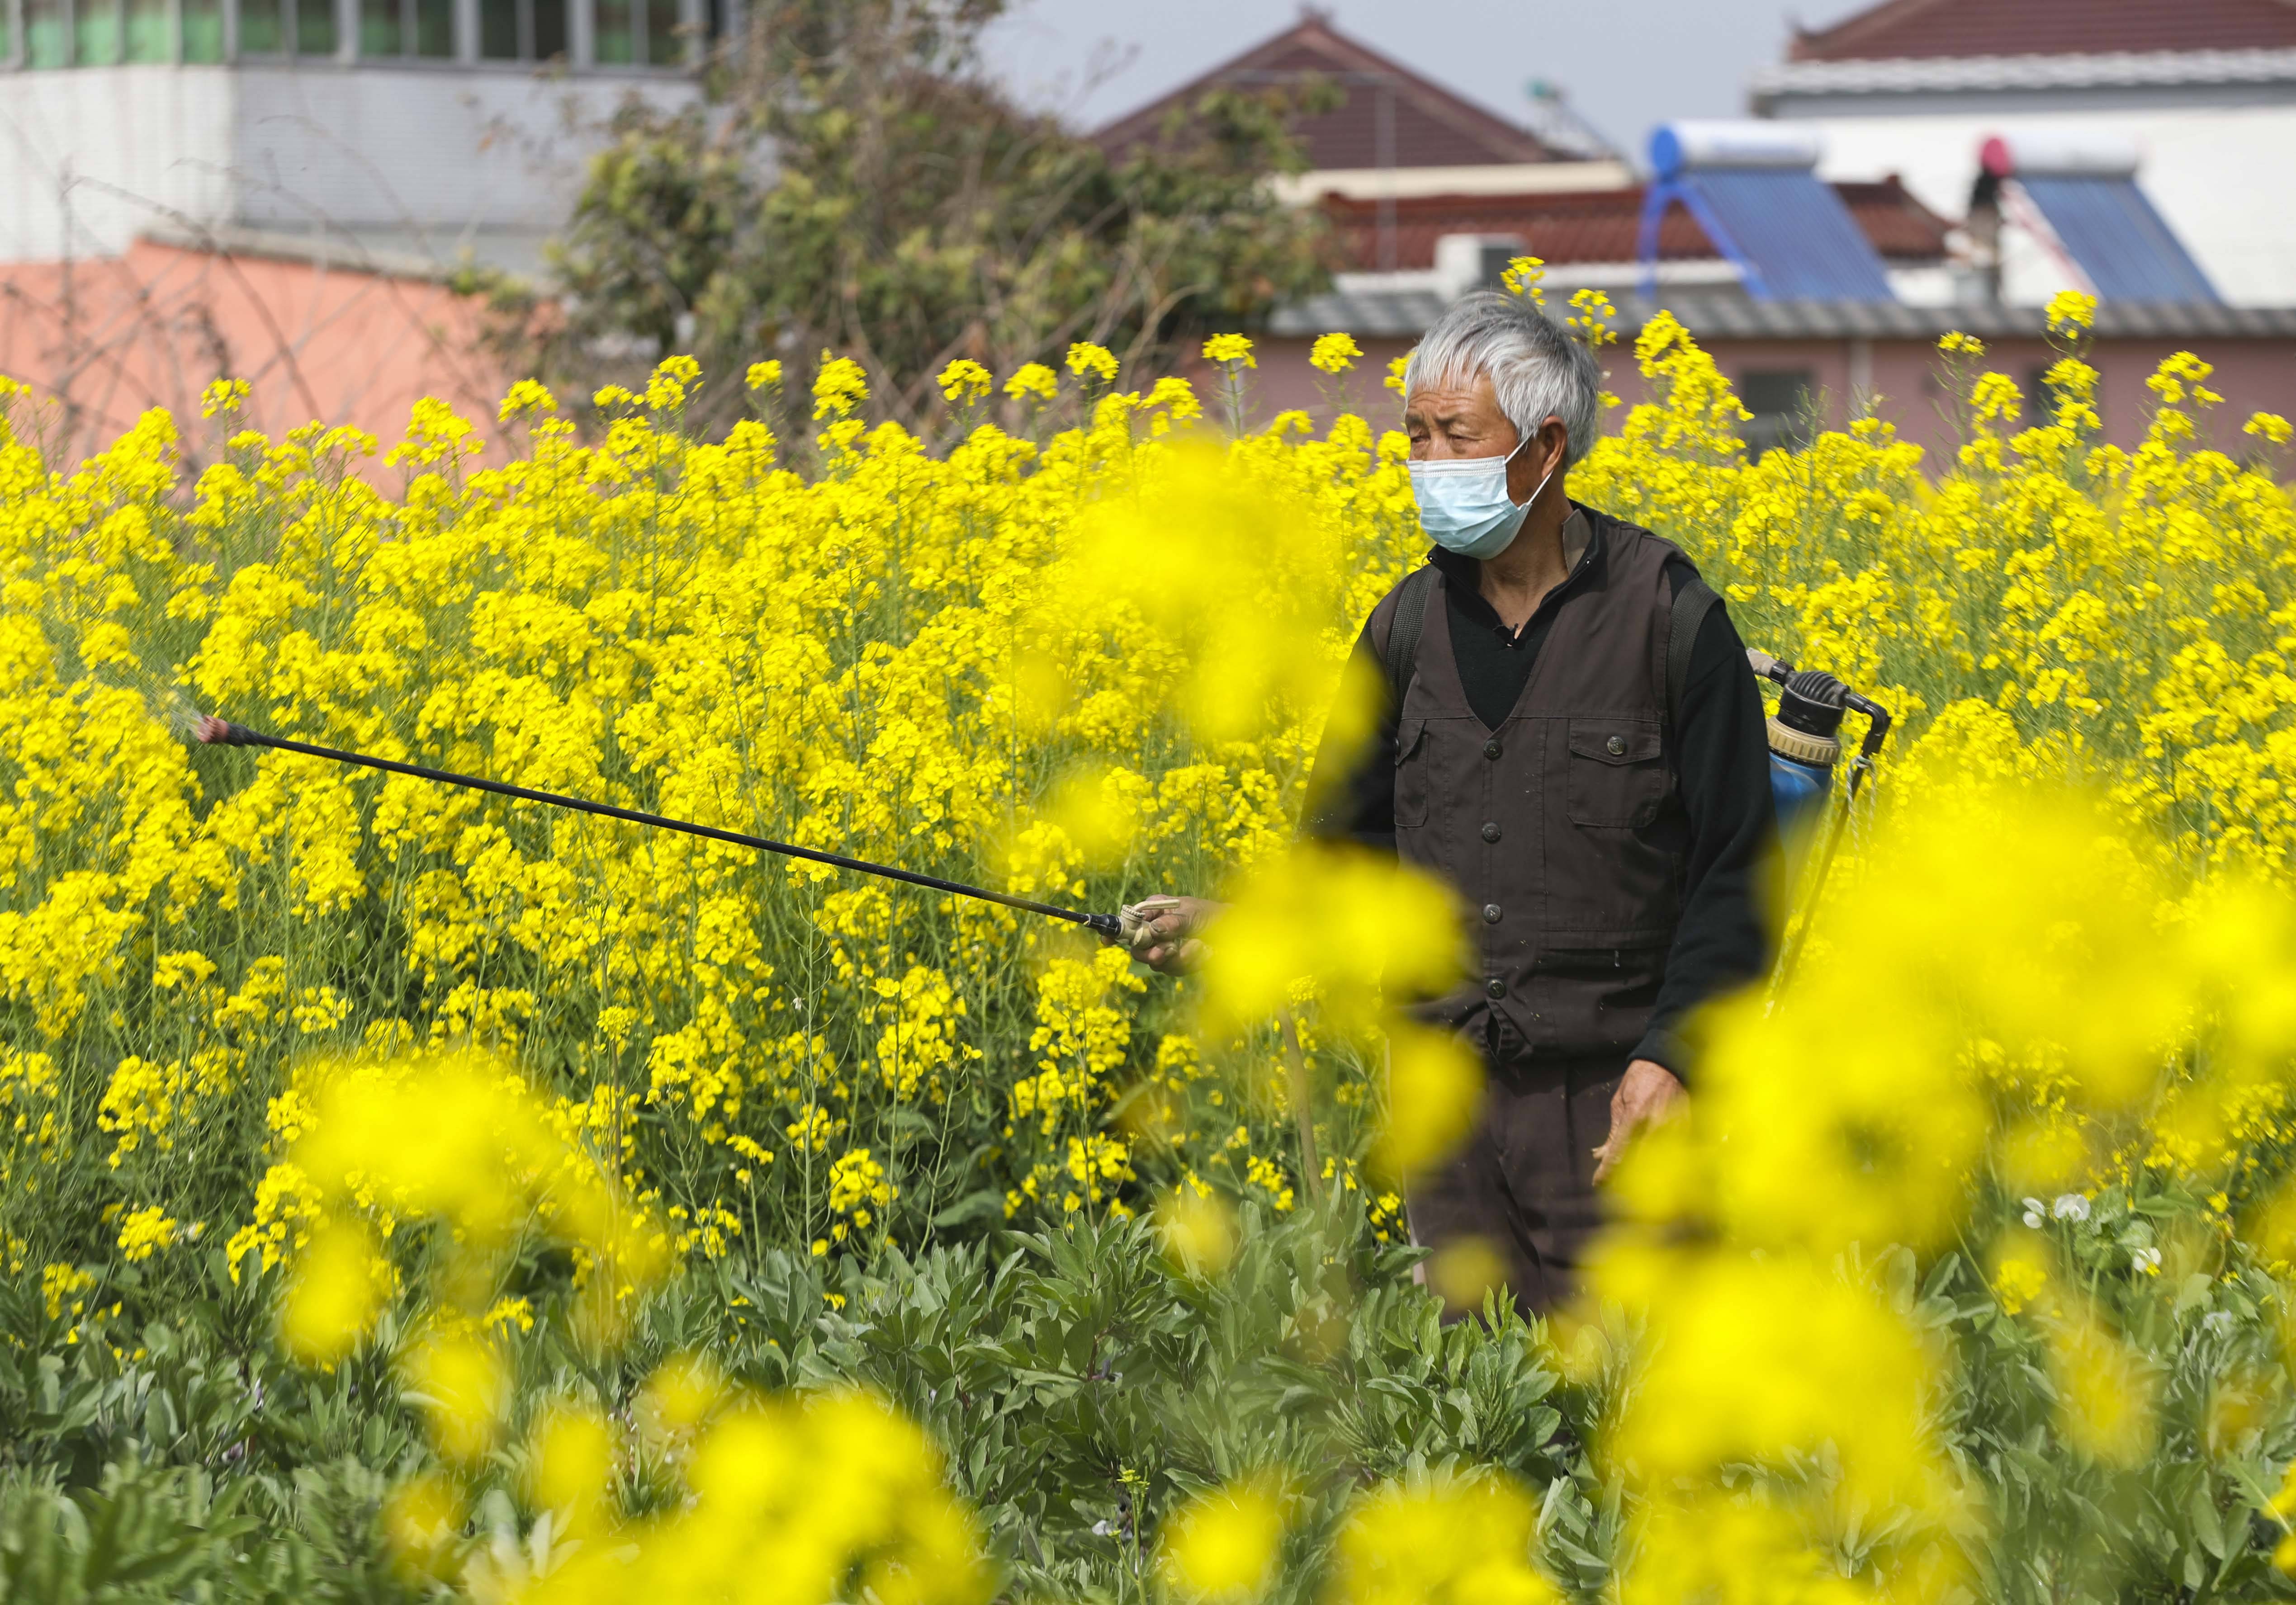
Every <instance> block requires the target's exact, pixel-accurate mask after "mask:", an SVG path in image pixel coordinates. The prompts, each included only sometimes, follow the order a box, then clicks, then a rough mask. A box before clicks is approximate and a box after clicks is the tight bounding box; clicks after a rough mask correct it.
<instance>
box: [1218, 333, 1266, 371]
mask: <svg viewBox="0 0 2296 1605" xmlns="http://www.w3.org/2000/svg"><path fill="white" fill-rule="evenodd" d="M1204 360H1205V361H1206V362H1216V363H1229V364H1235V365H1237V366H1240V367H1246V368H1256V367H1258V366H1259V361H1258V359H1257V358H1255V357H1254V356H1252V355H1251V340H1250V339H1249V338H1248V337H1246V336H1244V335H1241V334H1215V335H1213V336H1212V337H1211V338H1210V340H1206V341H1205V342H1204Z"/></svg>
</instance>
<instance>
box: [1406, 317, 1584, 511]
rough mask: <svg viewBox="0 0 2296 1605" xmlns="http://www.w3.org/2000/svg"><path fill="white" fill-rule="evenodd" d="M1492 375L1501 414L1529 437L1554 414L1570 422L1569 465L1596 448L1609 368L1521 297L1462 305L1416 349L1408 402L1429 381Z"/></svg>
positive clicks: (1565, 430) (1566, 423) (1452, 381)
mask: <svg viewBox="0 0 2296 1605" xmlns="http://www.w3.org/2000/svg"><path fill="white" fill-rule="evenodd" d="M1479 374H1487V375H1488V376H1489V379H1490V381H1491V389H1492V391H1493V392H1494V393H1495V394H1496V395H1497V397H1498V403H1499V411H1501V412H1502V413H1505V414H1506V417H1507V422H1510V423H1512V424H1513V425H1514V427H1515V430H1516V432H1517V433H1518V434H1519V435H1520V436H1521V437H1522V438H1525V439H1528V438H1529V437H1530V436H1532V435H1534V434H1536V433H1538V426H1539V425H1540V424H1542V423H1545V422H1546V421H1547V419H1549V418H1550V417H1553V418H1560V419H1561V420H1562V430H1563V434H1564V436H1565V443H1564V446H1563V457H1562V465H1563V466H1564V467H1565V468H1569V467H1570V466H1571V465H1572V464H1573V463H1577V462H1578V461H1579V459H1580V458H1581V457H1584V456H1585V455H1586V454H1587V449H1588V448H1589V447H1590V446H1593V445H1594V444H1595V431H1596V429H1597V426H1598V425H1599V423H1600V422H1601V419H1602V415H1603V407H1602V391H1603V369H1602V365H1601V364H1598V363H1597V362H1595V354H1594V353H1593V352H1592V351H1590V350H1588V349H1587V348H1586V347H1585V346H1583V345H1581V344H1580V343H1579V341H1577V340H1573V339H1571V338H1570V336H1569V335H1568V334H1565V333H1564V332H1562V330H1560V329H1558V328H1556V327H1555V326H1554V324H1553V323H1550V322H1549V321H1547V318H1546V315H1545V314H1543V313H1541V312H1540V311H1539V310H1538V307H1534V306H1532V305H1531V304H1530V302H1529V301H1528V300H1526V299H1523V298H1522V297H1521V296H1513V295H1501V294H1500V293H1499V292H1498V291H1494V290H1479V291H1475V292H1474V293H1472V295H1464V296H1462V297H1460V298H1459V299H1457V300H1456V301H1454V302H1453V303H1452V304H1451V306H1450V307H1449V308H1448V309H1447V310H1446V311H1445V312H1444V314H1443V315H1442V316H1441V317H1439V318H1437V319H1436V320H1435V323H1434V326H1433V327H1432V328H1431V329H1429V330H1428V331H1427V332H1426V333H1425V334H1424V335H1423V336H1421V337H1420V340H1419V343H1418V345H1416V346H1415V347H1413V348H1412V351H1411V359H1410V361H1409V362H1408V363H1407V364H1405V366H1404V370H1403V393H1404V395H1405V396H1406V397H1409V396H1410V394H1411V393H1412V392H1413V391H1414V390H1415V389H1419V387H1420V386H1422V385H1423V384H1456V383H1468V382H1472V381H1473V380H1474V379H1475V378H1476V376H1477V375H1479Z"/></svg>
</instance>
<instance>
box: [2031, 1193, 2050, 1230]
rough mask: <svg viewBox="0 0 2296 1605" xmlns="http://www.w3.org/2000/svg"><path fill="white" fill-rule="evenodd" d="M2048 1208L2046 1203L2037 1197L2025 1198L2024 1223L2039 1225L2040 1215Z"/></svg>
mask: <svg viewBox="0 0 2296 1605" xmlns="http://www.w3.org/2000/svg"><path fill="white" fill-rule="evenodd" d="M2048 1208H2049V1207H2048V1206H2047V1205H2046V1204H2045V1203H2043V1202H2042V1201H2041V1200H2038V1199H2037V1198H2029V1199H2027V1200H2025V1224H2027V1225H2029V1226H2038V1225H2039V1224H2041V1217H2042V1216H2043V1215H2045V1214H2046V1213H2047V1211H2048Z"/></svg>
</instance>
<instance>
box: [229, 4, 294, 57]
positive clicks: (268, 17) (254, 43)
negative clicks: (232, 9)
mask: <svg viewBox="0 0 2296 1605" xmlns="http://www.w3.org/2000/svg"><path fill="white" fill-rule="evenodd" d="M286 32H287V29H286V26H285V22H284V20H283V13H282V8H281V4H280V0H240V5H239V53H240V54H242V55H243V56H270V55H277V54H278V53H279V51H280V47H281V45H282V43H283V40H284V38H285V37H286Z"/></svg>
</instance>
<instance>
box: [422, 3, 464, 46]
mask: <svg viewBox="0 0 2296 1605" xmlns="http://www.w3.org/2000/svg"><path fill="white" fill-rule="evenodd" d="M414 53H415V54H416V55H418V56H430V57H431V58H433V59H446V58H451V57H452V56H453V55H454V53H455V0H414Z"/></svg>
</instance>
